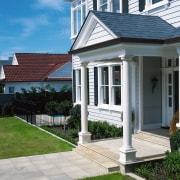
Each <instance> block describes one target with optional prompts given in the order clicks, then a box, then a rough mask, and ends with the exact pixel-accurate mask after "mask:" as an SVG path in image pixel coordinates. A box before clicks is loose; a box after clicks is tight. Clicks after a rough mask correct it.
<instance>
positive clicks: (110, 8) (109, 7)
mask: <svg viewBox="0 0 180 180" xmlns="http://www.w3.org/2000/svg"><path fill="white" fill-rule="evenodd" d="M112 1H113V0H107V12H112V11H113V6H112ZM117 1H120V2H119V13H121V12H122V0H117ZM100 7H101V3H100V0H98V1H97V10H98V11H100Z"/></svg>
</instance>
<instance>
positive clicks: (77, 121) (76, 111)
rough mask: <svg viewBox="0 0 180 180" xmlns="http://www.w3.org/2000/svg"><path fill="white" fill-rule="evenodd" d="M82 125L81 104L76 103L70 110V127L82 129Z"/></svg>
mask: <svg viewBox="0 0 180 180" xmlns="http://www.w3.org/2000/svg"><path fill="white" fill-rule="evenodd" d="M80 126H81V105H79V104H77V105H75V106H74V107H73V108H72V109H71V111H70V118H69V119H68V127H69V128H71V129H77V130H80Z"/></svg>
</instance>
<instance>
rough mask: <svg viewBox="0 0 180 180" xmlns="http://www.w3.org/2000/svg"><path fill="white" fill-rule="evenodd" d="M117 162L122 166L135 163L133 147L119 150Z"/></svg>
mask: <svg viewBox="0 0 180 180" xmlns="http://www.w3.org/2000/svg"><path fill="white" fill-rule="evenodd" d="M119 151H120V158H119V162H120V163H122V164H129V163H132V162H135V161H136V149H134V148H133V147H128V148H124V147H122V148H120V149H119Z"/></svg>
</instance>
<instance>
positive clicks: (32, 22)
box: [10, 15, 50, 37]
mask: <svg viewBox="0 0 180 180" xmlns="http://www.w3.org/2000/svg"><path fill="white" fill-rule="evenodd" d="M10 22H11V23H15V24H20V25H21V26H23V32H22V34H21V36H22V37H28V36H31V34H32V33H33V31H35V30H36V29H38V27H40V26H46V25H49V24H50V23H49V20H48V17H47V16H46V15H40V16H37V17H33V18H19V19H12V20H10Z"/></svg>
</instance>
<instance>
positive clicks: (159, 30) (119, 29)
mask: <svg viewBox="0 0 180 180" xmlns="http://www.w3.org/2000/svg"><path fill="white" fill-rule="evenodd" d="M92 13H93V14H94V15H95V16H96V17H97V18H98V19H99V20H100V21H101V22H103V23H104V24H105V25H106V26H107V27H108V28H109V29H110V30H111V31H112V32H113V33H114V34H116V35H117V37H126V38H143V39H167V38H170V36H171V35H172V33H173V32H174V30H175V28H174V27H173V26H172V25H170V24H169V23H167V22H166V21H164V20H163V19H161V18H160V17H158V16H149V15H137V14H128V13H108V12H100V11H93V12H92Z"/></svg>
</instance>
